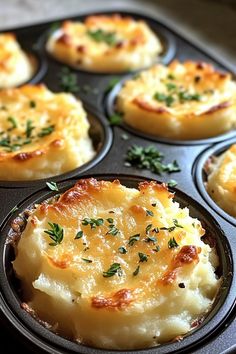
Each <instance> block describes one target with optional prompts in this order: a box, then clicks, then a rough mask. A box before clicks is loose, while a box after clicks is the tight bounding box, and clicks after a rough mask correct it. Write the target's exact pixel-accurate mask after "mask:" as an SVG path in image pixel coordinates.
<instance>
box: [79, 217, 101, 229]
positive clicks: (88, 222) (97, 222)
mask: <svg viewBox="0 0 236 354" xmlns="http://www.w3.org/2000/svg"><path fill="white" fill-rule="evenodd" d="M103 224H104V220H103V219H102V218H98V219H93V218H91V219H90V218H84V219H83V220H82V225H84V226H87V225H90V227H91V229H95V228H96V227H97V226H101V225H103Z"/></svg>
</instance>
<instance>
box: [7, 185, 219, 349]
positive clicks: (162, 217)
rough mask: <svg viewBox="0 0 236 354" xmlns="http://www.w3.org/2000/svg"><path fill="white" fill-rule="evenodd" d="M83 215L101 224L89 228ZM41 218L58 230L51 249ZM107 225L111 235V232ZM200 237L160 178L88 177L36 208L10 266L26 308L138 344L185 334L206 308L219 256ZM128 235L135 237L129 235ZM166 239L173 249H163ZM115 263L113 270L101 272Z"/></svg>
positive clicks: (65, 327) (80, 332)
mask: <svg viewBox="0 0 236 354" xmlns="http://www.w3.org/2000/svg"><path fill="white" fill-rule="evenodd" d="M147 210H148V211H149V213H147ZM85 218H95V219H98V218H102V219H103V221H104V222H103V224H102V225H100V226H96V227H94V228H92V227H90V225H84V222H83V220H84V219H85ZM109 219H112V220H109ZM174 219H176V220H178V224H179V225H180V226H177V227H174V229H172V230H169V231H168V230H165V229H161V228H170V227H173V225H174V224H173V223H174V222H175V221H174ZM48 222H51V223H58V224H59V225H60V226H61V227H62V228H63V230H64V239H63V241H62V242H61V243H60V244H59V245H57V246H50V245H49V243H50V242H51V241H52V240H50V237H49V236H48V235H47V234H46V233H45V232H44V231H45V230H47V229H48V228H49V225H48ZM109 225H113V227H115V228H116V229H118V233H117V234H116V235H114V234H111V233H110V234H109V233H108V232H109V231H110V230H111V227H109ZM148 225H151V226H148ZM148 228H149V231H148ZM154 228H159V232H157V231H155V230H153V229H154ZM81 230H82V231H83V236H82V237H81V238H79V239H75V235H76V234H77V232H78V231H81ZM113 230H114V229H113ZM203 234H204V230H203V228H202V226H201V223H200V221H198V220H197V219H193V218H192V217H190V216H189V210H188V209H187V208H185V209H181V208H180V206H179V204H178V203H177V202H174V201H173V194H171V193H169V192H168V190H167V189H166V187H165V186H164V185H158V184H157V183H156V182H144V183H141V184H140V185H139V190H137V189H130V188H127V187H125V186H123V185H121V184H120V183H119V181H118V180H115V181H113V182H108V181H97V180H96V179H93V178H91V179H87V180H80V181H79V182H77V184H76V185H75V186H74V187H73V188H71V189H70V190H68V191H66V192H65V193H64V194H63V195H62V196H61V197H60V199H59V200H58V201H57V202H54V203H53V204H45V203H44V204H42V205H39V206H37V208H36V210H35V211H34V212H33V213H32V214H31V216H30V217H29V219H28V223H27V226H26V228H25V230H24V231H23V233H22V236H21V238H20V241H19V243H18V246H17V256H16V260H15V261H14V262H13V266H14V269H15V271H16V273H17V276H18V277H19V278H20V279H21V281H22V284H23V289H24V291H25V295H26V298H27V299H28V304H29V306H30V307H32V308H33V309H34V310H35V311H36V313H37V314H38V316H39V317H40V318H41V319H43V320H46V321H48V322H49V323H51V324H52V325H56V326H57V330H58V332H59V333H60V334H64V335H67V336H69V337H70V338H72V339H75V340H78V341H81V342H83V343H85V344H89V345H91V346H95V347H101V348H110V349H134V348H145V347H150V346H155V345H157V344H159V343H163V342H166V341H169V340H172V339H174V338H175V337H176V336H179V335H183V334H185V333H187V332H188V331H190V330H191V328H192V327H194V323H196V322H197V319H198V318H199V316H200V315H202V314H205V313H206V312H207V311H209V309H210V307H211V305H212V302H213V300H214V298H215V295H216V293H217V290H218V288H219V283H220V280H218V279H217V277H216V275H215V273H214V267H216V266H217V264H218V258H217V256H216V254H215V250H214V249H211V248H210V247H209V246H208V245H207V244H205V243H203V242H202V240H201V236H202V235H203ZM134 235H136V237H137V235H139V236H138V239H136V241H131V240H132V236H134ZM148 237H155V238H156V241H155V240H149V239H148ZM173 237H174V238H175V240H176V242H177V243H178V247H177V248H169V247H168V241H169V240H170V239H171V238H173ZM157 246H158V247H159V251H157V249H156V247H157ZM119 247H125V249H126V250H127V252H126V253H120V251H119ZM139 253H140V254H144V255H146V257H147V259H146V260H143V261H141V258H142V257H141V256H140V255H139ZM140 257H141V258H140ZM84 259H87V260H89V261H91V262H90V263H88V261H87V262H86V261H85V260H84ZM114 263H117V264H119V265H120V268H121V269H120V271H118V272H116V273H115V274H114V275H113V276H111V277H104V276H103V275H104V273H103V272H106V271H107V270H108V269H109V267H110V266H111V265H112V264H114ZM138 266H139V273H138V274H136V275H134V272H135V270H136V272H137V267H138ZM195 326H196V324H195Z"/></svg>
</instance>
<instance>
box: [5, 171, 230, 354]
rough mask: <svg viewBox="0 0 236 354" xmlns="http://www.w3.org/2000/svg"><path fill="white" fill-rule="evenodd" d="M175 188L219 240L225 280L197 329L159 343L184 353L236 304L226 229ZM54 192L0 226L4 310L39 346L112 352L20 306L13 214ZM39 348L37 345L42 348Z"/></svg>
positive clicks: (129, 180)
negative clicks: (69, 335)
mask: <svg viewBox="0 0 236 354" xmlns="http://www.w3.org/2000/svg"><path fill="white" fill-rule="evenodd" d="M92 176H93V177H95V178H97V179H99V180H101V179H103V180H114V179H118V178H119V180H120V181H121V183H122V184H124V185H125V186H127V187H130V188H137V186H138V183H140V182H142V181H144V180H147V179H145V178H142V177H141V178H139V177H133V176H128V175H98V176H96V175H94V174H93V175H92ZM92 176H84V177H83V178H89V177H92ZM75 182H76V181H75V180H70V181H66V182H63V183H60V184H59V188H60V192H64V191H65V190H67V189H68V188H70V187H72V186H73V185H74V183H75ZM173 191H174V192H175V200H176V201H177V202H179V203H180V205H181V207H189V209H190V215H191V216H193V217H197V218H198V219H199V220H200V221H201V222H202V223H203V225H204V227H205V229H206V235H207V236H210V237H213V238H214V241H215V243H216V249H217V253H218V256H219V260H220V266H219V275H220V276H222V279H223V280H222V284H221V287H220V290H219V293H218V295H217V297H216V299H215V302H214V304H213V307H212V309H211V310H210V312H209V313H208V314H207V315H206V318H205V319H204V321H203V323H202V324H201V325H199V327H198V328H197V329H194V330H193V331H191V332H190V333H189V334H187V335H186V336H185V338H184V340H183V341H180V342H173V343H168V344H163V345H161V346H159V347H158V353H163V354H164V353H170V352H173V351H175V352H176V353H182V352H184V350H186V349H187V348H188V350H190V348H191V349H194V347H195V346H196V345H199V344H200V342H201V341H203V340H206V339H207V338H209V337H211V338H212V336H214V335H215V333H216V330H217V331H219V330H220V328H222V326H224V323H225V321H227V318H229V317H230V314H231V311H232V308H233V304H234V294H233V292H234V290H233V288H232V282H235V279H233V272H234V271H235V270H234V265H233V262H232V254H231V250H230V245H229V244H228V241H227V239H226V237H225V235H224V232H223V231H222V229H221V228H220V226H219V224H218V223H217V222H216V220H215V219H214V218H213V217H212V216H211V215H210V213H209V212H208V211H207V210H206V209H204V208H203V207H202V206H201V205H200V204H199V203H197V202H196V201H194V200H193V199H192V198H191V197H189V196H188V195H186V194H185V193H183V192H181V191H179V190H177V189H173ZM55 194H56V193H55V192H52V191H48V190H47V189H46V188H44V189H42V190H41V191H39V192H36V193H34V194H33V195H31V196H29V197H27V198H26V199H25V200H23V201H22V202H21V203H19V209H18V210H17V212H15V213H14V214H13V215H12V214H11V215H10V216H9V217H7V219H6V220H5V222H4V223H3V225H2V227H1V235H2V237H1V240H0V252H1V257H0V258H1V264H0V284H1V285H0V286H1V296H2V302H3V312H4V314H5V316H6V317H8V318H9V319H10V321H11V324H12V326H13V327H15V329H17V330H18V331H19V332H20V333H21V336H23V337H24V339H25V340H26V339H28V340H29V341H32V340H33V342H34V344H35V345H36V346H38V347H39V348H41V349H42V348H43V349H44V350H45V349H46V351H47V352H49V353H64V352H66V350H68V352H71V353H86V354H87V353H93V352H96V353H112V351H110V350H105V349H98V348H95V349H94V348H93V349H91V348H90V347H87V346H85V345H80V344H77V343H74V342H72V341H69V340H67V339H64V338H62V337H60V336H58V335H56V334H54V333H53V332H50V331H49V330H48V329H46V328H44V326H43V325H41V324H40V323H39V322H37V320H35V319H33V318H32V316H31V315H30V314H28V313H27V312H26V311H24V310H23V309H22V308H21V300H22V299H20V296H19V294H18V292H17V288H18V286H19V284H18V282H17V281H16V279H15V277H14V272H13V269H12V263H11V262H12V260H13V259H14V251H13V246H12V245H11V243H10V242H9V240H8V236H7V235H8V233H9V230H10V229H11V222H12V221H13V220H14V218H15V217H16V216H17V215H19V214H20V213H21V212H23V211H24V210H26V209H28V208H29V207H31V206H32V205H34V204H38V203H40V202H42V201H43V200H45V199H48V198H50V197H52V196H53V195H55ZM39 348H38V349H39ZM156 350H157V348H155V347H154V348H150V349H148V353H150V354H154V353H156ZM115 352H117V353H126V352H127V351H125V350H123V351H118V350H117V351H115ZM128 352H129V353H144V352H145V353H146V352H147V350H133V351H132V350H131V351H128Z"/></svg>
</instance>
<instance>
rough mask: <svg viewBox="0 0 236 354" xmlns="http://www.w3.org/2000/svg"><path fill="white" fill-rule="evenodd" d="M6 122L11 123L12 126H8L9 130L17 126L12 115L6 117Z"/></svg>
mask: <svg viewBox="0 0 236 354" xmlns="http://www.w3.org/2000/svg"><path fill="white" fill-rule="evenodd" d="M7 120H8V122H10V123H11V125H12V127H11V128H10V130H12V129H15V128H17V122H16V119H15V118H14V117H8V118H7Z"/></svg>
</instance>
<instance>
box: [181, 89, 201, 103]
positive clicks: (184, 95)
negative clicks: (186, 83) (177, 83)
mask: <svg viewBox="0 0 236 354" xmlns="http://www.w3.org/2000/svg"><path fill="white" fill-rule="evenodd" d="M178 96H179V100H180V102H182V103H183V102H185V101H200V100H201V95H200V94H199V93H194V94H190V93H188V92H186V91H180V92H179V93H178Z"/></svg>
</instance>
